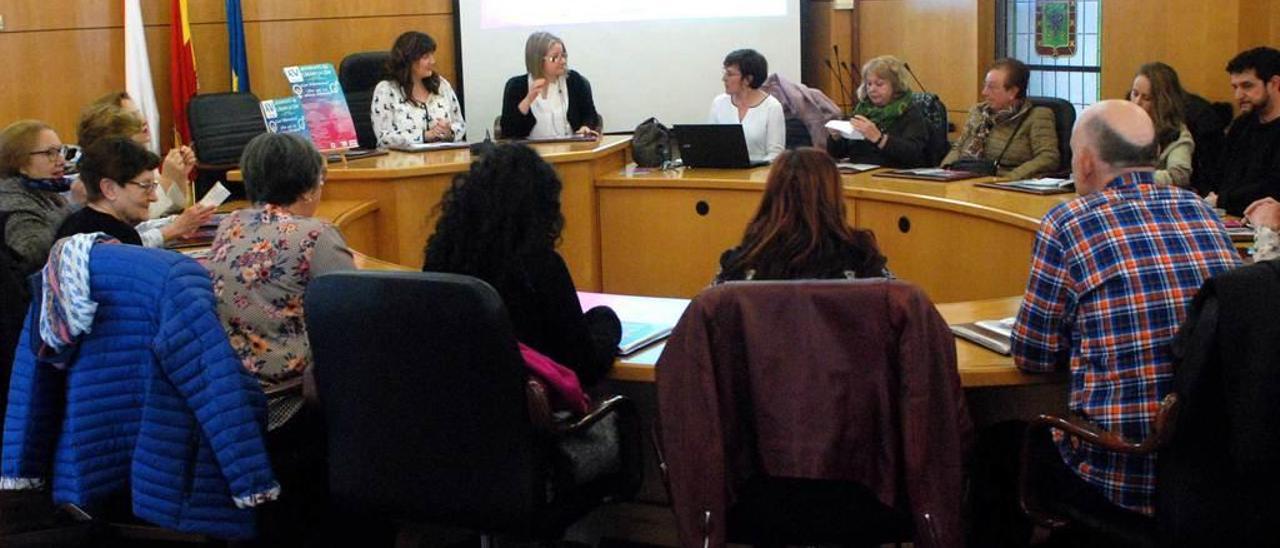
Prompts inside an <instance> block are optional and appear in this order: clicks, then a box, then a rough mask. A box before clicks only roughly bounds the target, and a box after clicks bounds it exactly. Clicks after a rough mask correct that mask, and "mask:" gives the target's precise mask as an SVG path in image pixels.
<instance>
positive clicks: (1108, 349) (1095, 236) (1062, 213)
mask: <svg viewBox="0 0 1280 548" xmlns="http://www.w3.org/2000/svg"><path fill="white" fill-rule="evenodd" d="M1071 151H1072V159H1071V171H1072V175H1073V177H1074V178H1075V182H1076V190H1077V192H1079V194H1080V197H1078V198H1076V199H1074V200H1072V201H1070V202H1067V203H1064V204H1060V205H1059V206H1057V207H1055V208H1053V209H1052V210H1050V211H1049V213H1048V214H1047V215H1045V218H1044V220H1043V221H1042V222H1041V224H1040V230H1039V231H1038V232H1037V233H1036V240H1035V246H1034V248H1033V250H1032V259H1031V276H1030V279H1029V281H1028V282H1027V292H1026V295H1025V297H1024V298H1023V302H1022V307H1021V309H1020V310H1019V311H1018V317H1017V321H1016V322H1015V324H1014V329H1013V348H1012V354H1013V358H1014V362H1015V363H1016V364H1017V365H1018V367H1019V368H1021V369H1022V370H1024V371H1029V372H1047V371H1053V370H1058V369H1062V368H1069V370H1070V372H1071V384H1070V386H1071V388H1070V390H1071V395H1070V400H1069V401H1070V409H1071V411H1072V412H1073V413H1075V414H1078V415H1080V416H1082V417H1084V418H1085V419H1088V420H1090V421H1093V422H1095V423H1097V424H1099V425H1100V426H1102V427H1103V428H1105V429H1107V430H1110V431H1112V432H1116V433H1120V434H1123V435H1124V436H1125V437H1127V438H1129V439H1131V440H1142V439H1145V438H1146V437H1147V436H1148V435H1149V434H1150V433H1151V427H1152V420H1153V419H1154V417H1155V415H1156V411H1157V409H1158V407H1159V404H1160V399H1161V398H1163V397H1164V396H1165V394H1167V393H1168V390H1169V383H1170V380H1171V378H1172V375H1173V371H1172V367H1171V357H1170V352H1169V349H1168V346H1169V342H1170V340H1171V339H1172V337H1173V335H1174V333H1175V331H1176V330H1177V329H1178V326H1179V324H1180V323H1181V322H1182V320H1183V318H1184V317H1185V316H1186V313H1187V306H1188V304H1189V303H1190V301H1191V299H1192V297H1194V296H1195V294H1196V292H1197V291H1198V290H1199V289H1200V285H1201V283H1203V282H1204V280H1206V279H1208V278H1210V277H1212V276H1214V275H1215V274H1218V273H1220V272H1223V271H1226V270H1229V269H1231V268H1234V267H1235V266H1237V265H1238V264H1239V261H1240V259H1239V256H1238V255H1237V254H1236V251H1235V249H1234V248H1233V247H1232V245H1231V239H1230V237H1229V236H1228V235H1227V232H1226V229H1225V228H1224V227H1223V225H1222V222H1221V221H1220V220H1219V219H1218V216H1217V215H1215V214H1214V212H1213V210H1212V209H1211V208H1210V207H1209V206H1208V205H1206V204H1205V203H1204V201H1203V200H1201V199H1200V198H1198V197H1197V196H1196V195H1195V194H1193V193H1191V192H1189V191H1186V190H1183V189H1181V188H1176V187H1170V186H1161V185H1157V184H1156V183H1155V179H1154V178H1153V169H1154V168H1153V166H1154V165H1155V162H1156V157H1157V146H1156V139H1155V129H1154V127H1153V126H1152V123H1151V119H1150V118H1149V117H1148V116H1147V113H1146V112H1144V111H1143V110H1142V109H1141V108H1140V107H1138V106H1137V105H1134V104H1132V103H1128V102H1124V101H1103V102H1101V103H1098V104H1096V105H1093V106H1091V107H1089V108H1088V109H1086V110H1085V111H1084V114H1083V115H1081V117H1080V120H1079V122H1078V123H1077V124H1076V127H1075V131H1073V132H1072V135H1071ZM1041 434H1042V436H1041V438H1042V439H1033V440H1032V441H1033V444H1035V445H1036V446H1037V447H1039V448H1040V450H1039V452H1038V453H1037V454H1040V455H1042V457H1043V462H1042V464H1043V465H1044V466H1045V467H1047V468H1046V469H1045V470H1044V471H1043V473H1037V476H1038V477H1042V478H1044V479H1045V480H1046V481H1047V482H1048V487H1047V488H1048V489H1049V490H1050V491H1049V492H1052V493H1054V495H1055V496H1059V495H1060V496H1062V497H1065V499H1066V500H1068V501H1070V503H1071V504H1072V505H1074V506H1084V507H1091V508H1102V509H1104V511H1110V510H1114V511H1115V512H1116V513H1118V514H1119V515H1121V516H1122V517H1121V518H1120V519H1126V518H1125V517H1124V516H1128V517H1132V518H1134V519H1138V520H1141V519H1140V518H1141V514H1148V515H1149V514H1151V513H1152V493H1153V491H1154V489H1155V459H1154V458H1151V457H1135V456H1130V455H1122V454H1116V453H1111V452H1107V451H1103V450H1099V449H1097V448H1094V447H1092V446H1088V445H1080V446H1079V447H1073V446H1072V445H1071V444H1069V443H1066V442H1063V441H1059V442H1058V443H1056V447H1054V444H1053V442H1052V441H1050V439H1049V436H1048V435H1045V434H1043V432H1042V433H1041ZM1054 437H1058V436H1057V435H1056V434H1055V436H1054Z"/></svg>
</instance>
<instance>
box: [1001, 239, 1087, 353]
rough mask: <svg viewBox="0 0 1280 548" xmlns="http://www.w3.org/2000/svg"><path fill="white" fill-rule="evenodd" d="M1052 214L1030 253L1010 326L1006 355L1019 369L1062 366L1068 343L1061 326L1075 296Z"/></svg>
mask: <svg viewBox="0 0 1280 548" xmlns="http://www.w3.org/2000/svg"><path fill="white" fill-rule="evenodd" d="M1055 218H1056V216H1055V215H1053V214H1050V215H1048V216H1046V217H1045V219H1044V221H1043V222H1042V223H1041V225H1040V230H1039V231H1037V232H1036V241H1035V245H1034V247H1033V248H1032V250H1031V275H1030V278H1029V279H1028V281H1027V293H1026V295H1025V296H1023V298H1022V306H1021V307H1020V308H1019V309H1018V317H1017V320H1016V321H1015V322H1014V325H1013V336H1012V348H1011V350H1010V353H1011V354H1012V355H1013V361H1014V363H1015V364H1016V365H1017V366H1018V368H1019V369H1022V370H1024V371H1031V372H1038V373H1043V372H1049V371H1053V370H1055V369H1058V368H1059V367H1060V366H1065V365H1066V364H1067V362H1068V360H1069V358H1070V352H1071V341H1070V335H1069V334H1068V333H1069V331H1068V330H1067V329H1066V327H1067V326H1066V325H1064V321H1065V319H1066V318H1068V317H1070V315H1071V314H1072V313H1073V309H1074V307H1075V302H1076V295H1075V291H1074V289H1073V287H1074V286H1073V284H1072V283H1071V279H1070V273H1069V272H1068V269H1067V267H1066V265H1065V263H1064V253H1063V243H1062V242H1061V241H1060V238H1059V231H1058V227H1057V225H1056V224H1055V222H1054V219H1055Z"/></svg>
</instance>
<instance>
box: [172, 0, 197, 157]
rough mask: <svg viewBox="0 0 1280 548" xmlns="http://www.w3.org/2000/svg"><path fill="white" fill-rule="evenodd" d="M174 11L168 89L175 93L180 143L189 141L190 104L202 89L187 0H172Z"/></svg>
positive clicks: (174, 127) (175, 113)
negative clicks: (197, 77)
mask: <svg viewBox="0 0 1280 548" xmlns="http://www.w3.org/2000/svg"><path fill="white" fill-rule="evenodd" d="M172 14H173V22H172V24H171V25H170V26H169V46H170V47H169V89H170V93H171V94H172V96H173V130H174V132H175V133H176V134H177V137H178V139H179V140H180V141H181V142H183V143H190V142H191V127H190V126H189V125H188V124H187V104H188V103H190V102H191V97H192V96H194V95H195V94H196V92H197V91H198V90H199V89H200V83H199V82H198V81H197V80H196V52H195V49H193V48H192V47H191V24H190V18H189V17H188V16H187V0H173V9H172ZM175 144H176V143H175Z"/></svg>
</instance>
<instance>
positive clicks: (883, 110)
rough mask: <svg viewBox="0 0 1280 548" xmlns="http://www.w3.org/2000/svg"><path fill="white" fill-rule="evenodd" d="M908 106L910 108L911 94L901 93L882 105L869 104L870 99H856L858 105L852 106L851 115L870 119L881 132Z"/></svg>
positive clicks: (895, 120) (896, 119)
mask: <svg viewBox="0 0 1280 548" xmlns="http://www.w3.org/2000/svg"><path fill="white" fill-rule="evenodd" d="M908 108H911V94H909V93H903V94H902V95H900V96H898V98H897V99H894V100H892V101H889V103H888V104H886V105H885V106H882V107H878V106H875V105H873V104H871V101H858V106H856V107H854V108H853V115H854V116H862V117H864V118H866V119H868V120H871V123H873V124H875V125H876V127H878V128H880V131H882V132H883V131H889V126H892V125H893V123H894V122H897V121H898V118H899V117H901V116H902V113H904V112H906V111H907V109H908Z"/></svg>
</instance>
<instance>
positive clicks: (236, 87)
mask: <svg viewBox="0 0 1280 548" xmlns="http://www.w3.org/2000/svg"><path fill="white" fill-rule="evenodd" d="M227 38H228V40H227V44H228V45H229V49H230V56H231V91H238V92H244V93H249V92H250V91H252V90H251V89H250V87H249V59H248V58H247V57H245V49H244V15H242V14H241V13H240V0H227Z"/></svg>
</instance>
